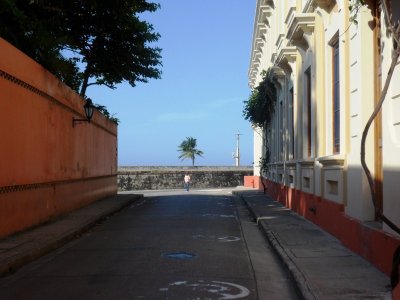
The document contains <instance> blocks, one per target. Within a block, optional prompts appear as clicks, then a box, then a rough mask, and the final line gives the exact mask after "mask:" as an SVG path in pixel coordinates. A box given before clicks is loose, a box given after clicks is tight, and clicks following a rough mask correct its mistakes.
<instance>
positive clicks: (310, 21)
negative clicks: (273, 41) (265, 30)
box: [286, 13, 315, 50]
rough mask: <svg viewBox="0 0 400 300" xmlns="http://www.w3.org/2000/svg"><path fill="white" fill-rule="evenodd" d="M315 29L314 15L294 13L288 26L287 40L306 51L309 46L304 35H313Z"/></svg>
mask: <svg viewBox="0 0 400 300" xmlns="http://www.w3.org/2000/svg"><path fill="white" fill-rule="evenodd" d="M314 27H315V14H314V13H294V14H293V16H292V17H291V18H290V23H289V24H288V31H287V34H286V38H287V39H288V40H289V43H290V44H292V45H295V46H299V47H301V48H303V49H304V50H305V49H307V48H308V47H309V45H308V41H307V39H305V38H304V34H305V33H306V34H310V33H313V32H314Z"/></svg>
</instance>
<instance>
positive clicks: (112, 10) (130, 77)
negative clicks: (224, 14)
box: [0, 0, 161, 97]
mask: <svg viewBox="0 0 400 300" xmlns="http://www.w3.org/2000/svg"><path fill="white" fill-rule="evenodd" d="M159 7H160V6H159V5H158V4H156V3H151V2H148V1H147V0H114V1H103V0H86V1H82V0H46V1H43V0H32V1H18V0H0V36H1V37H3V38H4V39H6V40H8V41H9V42H10V43H12V44H13V45H14V46H16V47H17V48H19V49H20V50H21V51H23V52H25V53H26V54H27V55H29V56H30V57H32V58H33V59H35V60H36V61H37V62H39V63H40V64H42V65H43V66H44V67H45V68H47V69H48V70H49V71H50V72H52V73H53V74H54V75H56V76H57V77H59V78H60V79H61V80H62V81H64V82H65V83H66V84H67V85H69V86H70V87H71V88H73V89H74V90H76V91H79V92H80V94H81V96H83V97H84V96H85V94H86V89H87V87H88V86H90V85H105V86H107V87H109V88H115V85H116V84H118V83H121V82H123V81H126V82H128V83H129V84H130V85H131V86H135V85H136V83H137V82H138V81H141V82H147V80H148V79H149V78H154V79H157V78H160V76H161V70H160V69H159V67H160V66H161V49H160V48H158V47H154V46H151V44H152V43H154V42H156V41H158V39H159V37H160V35H159V34H158V33H156V32H154V29H153V27H152V25H151V24H149V23H147V22H145V21H143V20H141V19H140V14H142V13H144V12H147V11H148V12H154V11H156V10H157V9H158V8H159ZM65 50H67V53H68V57H66V56H65V55H66V51H65Z"/></svg>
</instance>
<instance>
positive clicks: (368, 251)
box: [254, 176, 400, 275]
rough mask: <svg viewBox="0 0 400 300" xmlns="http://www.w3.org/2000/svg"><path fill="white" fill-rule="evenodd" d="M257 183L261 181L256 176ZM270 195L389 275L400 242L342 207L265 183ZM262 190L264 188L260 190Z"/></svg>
mask: <svg viewBox="0 0 400 300" xmlns="http://www.w3.org/2000/svg"><path fill="white" fill-rule="evenodd" d="M254 177H255V178H254V182H257V181H260V178H259V177H257V176H254ZM264 182H265V185H266V186H267V194H268V195H269V196H270V197H271V198H273V199H275V200H277V201H279V202H280V203H282V204H283V205H285V206H286V207H288V208H290V209H291V210H293V211H295V212H296V213H297V214H299V215H301V216H303V217H305V218H307V219H308V220H310V221H312V222H313V223H315V224H316V225H318V226H319V227H321V228H323V229H324V230H325V231H327V232H329V233H330V234H332V235H334V236H335V237H336V238H338V239H339V240H340V241H341V242H342V243H343V245H345V246H346V247H347V248H349V249H350V250H352V251H353V252H355V253H357V254H358V255H360V256H362V257H364V258H365V259H366V260H368V261H369V262H371V263H372V264H373V265H375V266H376V267H377V268H378V269H379V270H381V271H382V272H384V273H386V274H387V275H390V272H391V268H392V257H393V253H394V252H395V250H396V248H397V247H398V246H400V239H399V238H398V237H396V236H394V235H391V234H389V233H387V232H384V231H382V230H379V229H375V228H371V227H368V226H366V225H365V224H363V223H361V222H360V221H358V220H356V219H354V218H351V217H349V216H348V215H346V214H345V213H344V206H343V204H339V203H335V202H332V201H329V200H326V199H323V198H321V197H318V196H315V195H312V194H308V193H305V192H302V191H299V190H295V189H292V188H289V187H287V186H283V185H281V184H278V183H275V182H272V181H269V180H264ZM261 188H262V185H261V187H260V189H261Z"/></svg>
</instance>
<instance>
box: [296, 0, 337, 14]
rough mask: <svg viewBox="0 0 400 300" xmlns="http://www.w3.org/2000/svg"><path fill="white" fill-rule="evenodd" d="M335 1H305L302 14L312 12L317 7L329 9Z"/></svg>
mask: <svg viewBox="0 0 400 300" xmlns="http://www.w3.org/2000/svg"><path fill="white" fill-rule="evenodd" d="M335 2H336V0H307V2H306V4H305V5H304V10H303V11H304V12H305V13H309V12H314V11H315V8H316V7H317V6H319V7H322V8H326V7H329V6H330V5H331V4H332V3H335Z"/></svg>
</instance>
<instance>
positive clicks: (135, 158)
mask: <svg viewBox="0 0 400 300" xmlns="http://www.w3.org/2000/svg"><path fill="white" fill-rule="evenodd" d="M154 2H157V3H160V5H161V8H160V9H159V10H157V11H156V12H154V13H151V14H146V15H145V19H146V20H147V21H149V22H150V23H151V24H153V26H154V29H155V31H156V32H158V33H160V35H161V38H160V40H159V41H158V42H157V43H156V45H157V46H159V47H160V48H162V49H163V50H162V64H163V66H162V67H161V70H162V78H161V79H158V80H150V81H149V82H148V83H138V85H137V86H136V87H134V88H132V87H131V86H129V85H128V84H120V85H118V86H117V89H116V90H110V89H108V88H106V87H95V86H91V87H89V88H88V91H87V95H88V96H89V97H91V98H92V99H93V101H94V102H95V103H97V104H101V105H105V106H106V107H107V109H108V111H109V112H110V113H111V114H114V115H115V117H117V118H118V119H119V120H120V124H119V126H118V165H120V166H127V165H130V166H156V165H161V166H186V165H191V161H190V160H185V161H181V160H180V159H178V156H179V152H178V151H177V149H178V146H179V145H180V143H181V142H182V141H183V140H185V139H186V137H194V138H196V139H197V146H198V149H200V150H202V151H203V152H204V157H203V158H200V157H199V158H196V161H195V165H206V166H231V165H234V163H235V161H234V159H233V158H232V152H234V151H235V149H236V136H235V133H237V132H238V131H240V133H241V134H242V135H241V137H240V138H241V139H240V150H241V151H240V152H241V165H251V164H252V162H253V133H252V130H251V126H250V123H249V122H248V121H246V120H244V119H243V117H242V111H243V101H245V100H247V99H248V96H249V94H250V88H249V87H248V76H247V72H248V68H249V61H250V51H251V40H252V31H253V19H254V12H255V4H256V1H251V0H202V1H200V2H199V1H193V0H186V1H178V0H159V1H154Z"/></svg>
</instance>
